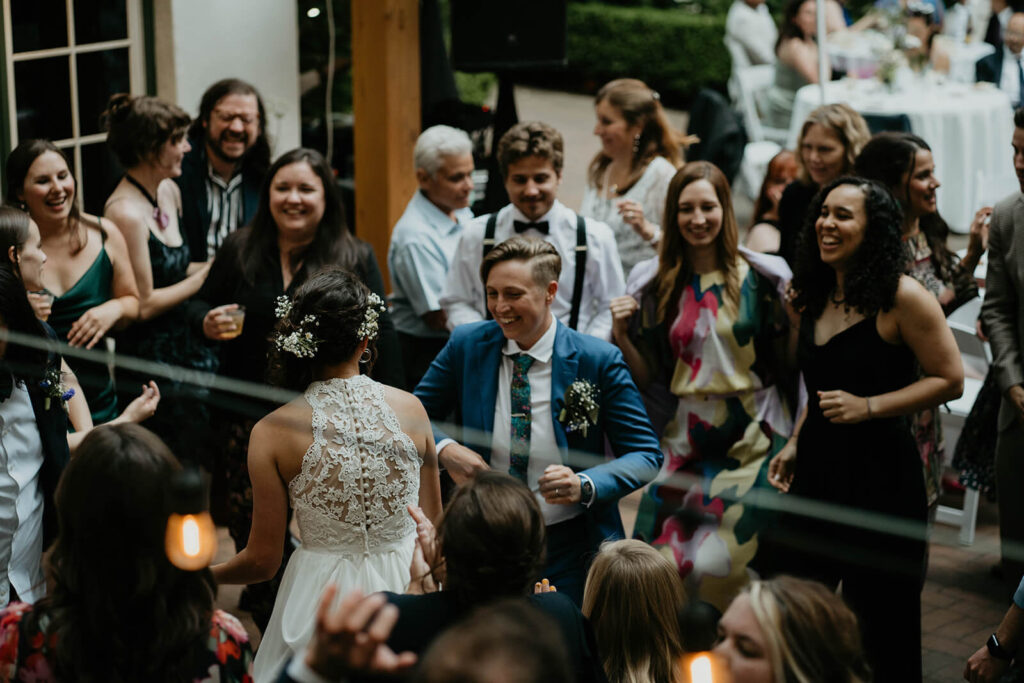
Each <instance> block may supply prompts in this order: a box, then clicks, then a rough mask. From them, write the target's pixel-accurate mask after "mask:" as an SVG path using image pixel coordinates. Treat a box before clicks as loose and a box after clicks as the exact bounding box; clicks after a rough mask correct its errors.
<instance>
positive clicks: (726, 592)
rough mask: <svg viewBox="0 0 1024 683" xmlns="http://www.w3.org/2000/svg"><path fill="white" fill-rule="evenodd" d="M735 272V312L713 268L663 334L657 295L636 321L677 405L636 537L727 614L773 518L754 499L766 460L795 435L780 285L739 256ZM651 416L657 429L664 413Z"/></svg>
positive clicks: (686, 292)
mask: <svg viewBox="0 0 1024 683" xmlns="http://www.w3.org/2000/svg"><path fill="white" fill-rule="evenodd" d="M760 258H761V259H772V258H774V257H767V256H762V257H760ZM737 265H738V268H739V278H740V283H741V287H740V301H739V305H738V306H737V307H735V308H734V307H732V306H726V305H724V296H725V290H726V282H725V274H724V273H723V272H721V271H715V272H712V273H706V274H702V275H696V276H694V278H693V280H692V281H691V283H690V284H689V285H687V286H686V287H685V288H684V289H683V292H682V297H681V300H680V302H679V309H678V314H677V315H676V317H675V319H674V320H673V321H672V324H671V325H670V326H669V327H668V329H667V333H666V328H665V325H664V324H663V323H662V324H655V322H654V320H655V318H654V309H653V307H652V305H651V304H652V302H651V301H650V300H651V299H652V298H653V297H651V296H643V297H641V308H640V310H639V311H638V312H637V314H636V319H635V320H634V323H635V324H634V330H635V335H634V339H635V341H636V343H637V346H638V347H639V348H640V349H641V351H642V353H644V355H645V357H646V358H647V361H648V364H649V365H650V366H651V368H652V370H653V372H652V376H653V377H656V378H658V377H660V378H662V381H663V382H667V385H665V386H664V387H662V390H663V393H664V394H665V395H666V396H672V397H674V406H673V407H672V408H671V409H670V410H669V411H668V414H666V415H665V416H664V417H665V418H667V424H666V426H665V427H664V430H663V431H661V447H662V450H663V452H664V454H665V462H664V465H663V467H662V471H661V474H660V475H659V476H658V478H657V480H655V481H654V482H653V483H651V484H650V486H649V487H648V488H647V490H646V491H645V492H644V495H643V498H642V502H641V504H640V508H639V511H638V515H637V520H636V526H635V528H634V535H635V536H636V537H638V538H641V539H643V540H645V541H647V542H649V543H651V544H653V545H654V546H655V547H657V548H659V549H660V550H661V551H662V552H663V553H664V554H666V555H667V556H669V557H670V558H671V559H672V560H673V561H674V562H675V564H676V566H677V567H678V568H679V574H680V576H681V577H682V578H684V579H685V580H686V583H687V589H688V593H689V594H690V595H696V596H698V597H699V598H700V599H702V600H706V601H708V602H710V603H712V604H714V605H715V606H716V607H718V608H719V609H720V610H723V611H724V610H725V608H726V607H727V606H728V604H729V602H730V601H731V600H732V598H733V597H735V595H736V594H737V593H738V592H739V591H740V590H741V589H742V588H743V586H745V585H746V584H747V582H748V581H749V570H748V568H747V566H748V564H749V563H750V561H751V559H752V558H753V557H754V555H755V553H756V552H757V546H758V542H757V535H758V530H759V529H760V528H763V525H764V524H765V523H766V521H767V519H768V518H767V516H766V515H765V514H764V513H763V512H762V511H761V510H759V509H757V508H756V507H754V506H753V505H752V504H751V500H752V497H751V496H750V494H751V492H755V493H756V492H758V491H761V490H765V489H769V490H770V487H769V486H768V482H767V471H768V462H769V460H770V458H771V456H772V455H774V454H775V453H776V452H778V450H779V449H781V448H782V446H783V445H785V443H786V440H787V439H788V437H789V434H790V432H791V430H792V419H791V417H790V411H789V409H788V408H787V406H786V402H785V401H784V400H783V397H782V392H781V391H780V389H779V388H778V386H777V384H776V380H777V378H779V377H780V376H782V374H783V373H782V365H781V363H782V357H783V356H784V350H785V344H786V339H787V332H788V320H787V317H786V314H785V309H784V307H783V305H782V302H781V300H780V296H779V292H780V291H781V289H782V288H781V287H780V284H779V283H780V281H779V280H778V279H776V280H775V281H773V280H772V279H770V278H769V277H767V276H765V275H763V274H762V273H760V272H759V271H758V270H756V269H755V268H752V267H750V265H749V264H748V261H747V260H745V259H743V258H739V259H738V261H737ZM637 268H640V266H637ZM785 274H786V275H788V272H786V273H785ZM630 279H631V280H632V279H633V278H632V277H631V278H630ZM787 279H788V278H787ZM782 287H784V283H783V285H782ZM664 389H667V392H665V391H664ZM656 392H657V389H655V390H654V392H650V391H649V392H648V393H649V394H650V393H656ZM662 403H664V401H662ZM651 412H652V418H653V419H654V421H655V422H659V420H658V418H657V417H654V415H655V414H657V413H658V412H659V410H658V408H657V407H653V406H651ZM656 428H657V425H656Z"/></svg>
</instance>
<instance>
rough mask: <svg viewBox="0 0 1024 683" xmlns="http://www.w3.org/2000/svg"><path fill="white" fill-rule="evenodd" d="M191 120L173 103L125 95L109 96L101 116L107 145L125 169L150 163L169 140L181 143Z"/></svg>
mask: <svg viewBox="0 0 1024 683" xmlns="http://www.w3.org/2000/svg"><path fill="white" fill-rule="evenodd" d="M191 120H192V119H191V118H189V115H188V114H186V113H185V110H183V109H182V108H181V107H179V106H177V105H176V104H171V103H170V102H164V101H163V100H161V99H158V98H156V97H149V96H143V97H133V96H132V95H128V94H126V93H118V94H117V95H112V96H111V97H110V102H109V103H108V104H107V110H106V111H105V112H103V114H102V115H101V116H100V122H101V123H102V124H103V127H104V128H105V129H106V131H107V144H108V145H109V146H110V149H111V151H112V152H113V153H114V156H116V157H117V160H118V162H120V164H121V165H122V166H123V167H125V168H132V167H133V166H138V165H139V164H141V163H142V162H144V161H148V160H150V159H151V158H153V157H154V156H155V155H156V154H157V153H159V151H160V148H161V147H163V145H164V143H165V142H167V141H168V140H172V141H174V142H175V143H177V142H178V141H180V140H181V139H182V138H183V137H185V131H186V130H188V124H189V122H190V121H191Z"/></svg>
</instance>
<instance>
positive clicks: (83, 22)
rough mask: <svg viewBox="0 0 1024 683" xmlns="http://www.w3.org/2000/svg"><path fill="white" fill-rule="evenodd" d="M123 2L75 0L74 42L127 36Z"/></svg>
mask: <svg viewBox="0 0 1024 683" xmlns="http://www.w3.org/2000/svg"><path fill="white" fill-rule="evenodd" d="M124 3H125V0H75V44H76V45H85V44H86V43H102V42H104V41H107V40H123V39H124V38H127V37H128V15H127V14H126V12H125V6H124ZM61 4H63V3H61Z"/></svg>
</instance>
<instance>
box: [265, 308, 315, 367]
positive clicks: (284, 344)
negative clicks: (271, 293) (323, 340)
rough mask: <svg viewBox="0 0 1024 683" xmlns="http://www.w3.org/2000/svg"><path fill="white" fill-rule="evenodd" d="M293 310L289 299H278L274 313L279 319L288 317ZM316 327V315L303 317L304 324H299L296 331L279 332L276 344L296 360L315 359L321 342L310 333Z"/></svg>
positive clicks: (275, 339) (275, 340)
mask: <svg viewBox="0 0 1024 683" xmlns="http://www.w3.org/2000/svg"><path fill="white" fill-rule="evenodd" d="M291 310H292V302H291V300H290V299H289V298H288V297H286V296H279V297H277V307H276V308H275V309H274V312H275V313H276V314H277V316H278V317H279V318H283V317H285V316H287V315H288V314H289V313H291ZM316 325H317V320H316V316H315V315H312V314H309V315H306V316H303V318H302V322H300V323H299V324H298V326H297V328H296V329H294V330H292V331H291V332H289V333H288V334H284V333H281V332H278V334H277V337H275V338H274V344H275V346H277V348H278V349H280V350H281V351H287V352H288V353H290V354H292V355H293V356H295V357H296V358H313V357H315V356H316V350H317V347H318V346H319V345H320V340H319V339H317V338H316V337H314V336H313V333H312V332H311V331H310V328H311V327H316Z"/></svg>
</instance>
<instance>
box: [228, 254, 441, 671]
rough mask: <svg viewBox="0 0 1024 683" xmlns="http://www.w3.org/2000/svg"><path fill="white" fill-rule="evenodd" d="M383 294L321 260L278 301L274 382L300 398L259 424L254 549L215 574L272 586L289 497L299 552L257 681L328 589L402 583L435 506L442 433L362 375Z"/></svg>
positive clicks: (408, 401)
mask: <svg viewBox="0 0 1024 683" xmlns="http://www.w3.org/2000/svg"><path fill="white" fill-rule="evenodd" d="M383 311H384V305H383V302H382V301H381V299H380V298H379V297H377V295H375V294H373V293H372V292H370V290H369V289H368V288H367V287H366V286H365V285H364V284H363V283H362V282H360V281H359V279H358V278H356V276H354V275H353V274H351V273H350V272H348V271H346V270H343V269H341V268H338V267H333V268H326V269H324V270H322V271H320V272H319V273H317V274H315V275H313V276H312V277H310V278H309V279H308V280H307V281H306V282H305V284H303V285H302V286H301V287H299V289H298V291H297V292H296V294H295V299H294V301H292V300H290V299H288V298H287V297H281V298H279V299H278V301H277V313H278V315H279V317H280V319H279V321H278V324H277V328H276V330H275V332H274V334H273V350H272V351H271V367H272V372H271V377H272V379H273V380H275V383H277V384H279V385H280V386H284V387H286V388H289V389H295V390H304V392H305V393H304V394H303V395H302V396H300V397H298V398H296V399H295V400H293V401H291V402H290V403H287V404H285V405H284V406H282V407H280V408H278V409H277V410H275V411H274V412H273V413H271V414H270V415H268V416H267V417H265V418H263V419H262V420H260V421H259V422H257V423H256V426H255V427H253V430H252V436H251V437H250V440H249V477H250V479H251V480H252V487H253V523H252V531H251V533H250V535H249V539H248V544H247V545H246V546H245V548H244V549H243V550H242V551H241V552H240V553H238V555H236V556H235V557H234V558H232V559H231V560H229V561H228V562H225V563H224V564H220V565H217V566H215V567H214V568H213V575H214V578H216V580H217V582H218V583H254V582H258V581H266V580H268V579H270V578H271V577H273V576H274V574H275V573H277V570H278V567H279V566H280V565H281V557H282V548H283V547H284V539H285V532H286V529H287V525H288V507H289V500H290V501H291V507H292V509H293V510H294V512H295V516H296V519H297V520H298V523H299V530H300V532H301V535H302V546H301V547H300V548H299V549H298V550H296V551H295V553H294V554H293V555H292V557H291V559H290V560H289V562H288V568H287V569H286V570H285V573H284V578H283V579H282V581H281V587H280V589H279V591H278V595H277V601H276V602H275V604H274V611H273V614H272V615H271V617H270V623H269V625H268V626H267V628H266V631H265V633H264V635H263V640H262V642H261V643H260V649H259V654H258V655H257V657H256V667H255V672H254V677H255V680H256V681H273V680H277V675H278V673H279V672H280V670H281V667H282V666H283V665H284V663H285V662H286V661H288V660H289V659H291V658H292V657H293V656H294V654H295V653H296V652H301V651H302V650H303V648H304V647H305V645H306V643H307V642H308V641H309V639H310V637H311V636H312V634H313V623H312V622H311V621H310V618H309V616H310V615H311V614H313V613H314V612H315V611H316V605H317V602H318V599H319V596H320V594H321V592H322V591H323V589H324V587H325V586H326V585H327V584H329V583H333V584H335V585H336V586H338V588H339V590H341V591H342V592H347V591H349V590H350V589H352V588H356V587H358V588H361V589H363V590H365V591H380V590H392V591H401V590H404V589H405V587H406V585H407V584H408V582H409V565H410V562H411V560H412V553H413V545H414V541H415V531H416V523H415V522H414V521H413V520H412V518H411V517H410V516H409V515H408V514H407V513H406V507H407V506H408V505H411V504H417V503H418V504H419V505H421V506H422V507H423V508H424V509H425V510H426V512H427V514H428V515H429V516H430V517H431V518H432V519H437V518H438V517H439V516H440V514H441V489H440V482H439V479H438V470H437V455H436V454H435V452H434V439H433V435H432V433H431V429H430V421H429V419H428V418H427V414H426V412H425V411H424V410H423V406H422V405H420V402H419V400H418V399H417V398H416V397H415V396H413V395H412V394H409V393H406V392H404V391H401V390H399V389H395V388H393V387H389V386H386V385H384V384H379V383H378V382H375V381H373V380H372V379H370V378H369V377H368V376H367V375H365V374H363V368H364V367H366V368H367V369H369V368H370V367H372V363H373V359H374V356H375V354H376V351H375V348H374V347H375V342H376V339H377V335H378V332H379V327H380V316H381V314H382V313H383Z"/></svg>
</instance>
